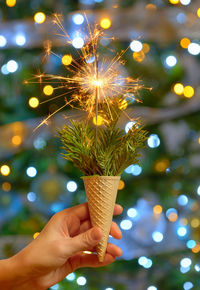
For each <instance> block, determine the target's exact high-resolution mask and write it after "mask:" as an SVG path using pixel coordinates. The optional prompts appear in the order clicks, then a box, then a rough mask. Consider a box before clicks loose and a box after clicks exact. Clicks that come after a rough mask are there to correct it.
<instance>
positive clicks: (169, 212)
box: [166, 208, 178, 222]
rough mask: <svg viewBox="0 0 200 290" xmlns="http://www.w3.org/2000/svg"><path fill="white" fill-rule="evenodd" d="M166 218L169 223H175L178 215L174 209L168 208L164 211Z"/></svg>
mask: <svg viewBox="0 0 200 290" xmlns="http://www.w3.org/2000/svg"><path fill="white" fill-rule="evenodd" d="M166 217H167V218H168V220H169V221H170V222H175V221H176V220H177V219H178V213H177V210H176V209H175V208H169V209H168V210H167V211H166Z"/></svg>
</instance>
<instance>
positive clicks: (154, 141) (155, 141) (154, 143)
mask: <svg viewBox="0 0 200 290" xmlns="http://www.w3.org/2000/svg"><path fill="white" fill-rule="evenodd" d="M147 145H148V146H149V147H150V148H157V147H158V146H159V145H160V138H159V137H158V135H157V134H151V135H150V136H149V138H148V139H147Z"/></svg>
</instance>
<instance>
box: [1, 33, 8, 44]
mask: <svg viewBox="0 0 200 290" xmlns="http://www.w3.org/2000/svg"><path fill="white" fill-rule="evenodd" d="M6 44H7V40H6V38H5V36H3V35H0V47H4V46H6Z"/></svg>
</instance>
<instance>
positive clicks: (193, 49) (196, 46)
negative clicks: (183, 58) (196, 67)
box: [188, 42, 200, 55]
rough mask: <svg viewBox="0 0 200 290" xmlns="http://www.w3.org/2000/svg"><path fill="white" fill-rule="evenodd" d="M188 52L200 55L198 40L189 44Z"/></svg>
mask: <svg viewBox="0 0 200 290" xmlns="http://www.w3.org/2000/svg"><path fill="white" fill-rule="evenodd" d="M188 52H189V53H190V54H192V55H198V54H199V53H200V45H199V44H198V43H196V42H191V43H190V44H189V45H188Z"/></svg>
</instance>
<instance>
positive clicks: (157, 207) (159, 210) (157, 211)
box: [153, 204, 162, 214]
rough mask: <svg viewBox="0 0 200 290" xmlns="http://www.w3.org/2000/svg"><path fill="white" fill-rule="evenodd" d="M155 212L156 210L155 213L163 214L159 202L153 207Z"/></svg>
mask: <svg viewBox="0 0 200 290" xmlns="http://www.w3.org/2000/svg"><path fill="white" fill-rule="evenodd" d="M153 212H154V213H155V214H161V213H162V206H161V205H159V204H156V205H155V206H154V208H153Z"/></svg>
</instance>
